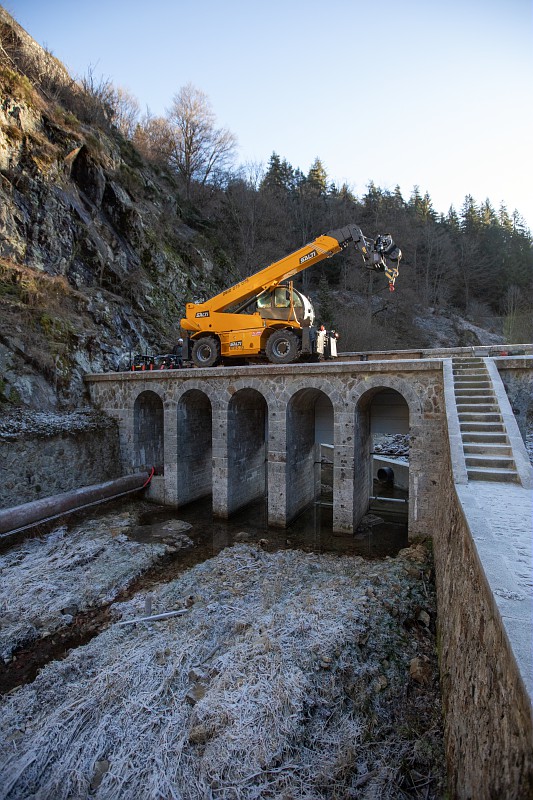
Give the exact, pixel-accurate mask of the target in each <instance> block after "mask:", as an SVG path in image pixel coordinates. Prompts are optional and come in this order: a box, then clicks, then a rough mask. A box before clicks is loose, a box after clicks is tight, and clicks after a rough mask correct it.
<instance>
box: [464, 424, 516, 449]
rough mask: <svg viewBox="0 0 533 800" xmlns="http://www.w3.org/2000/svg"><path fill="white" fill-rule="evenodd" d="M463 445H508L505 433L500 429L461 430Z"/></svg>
mask: <svg viewBox="0 0 533 800" xmlns="http://www.w3.org/2000/svg"><path fill="white" fill-rule="evenodd" d="M462 439H463V446H464V445H469V444H486V445H488V444H494V445H497V444H498V445H506V446H507V445H508V439H507V434H506V433H505V431H504V430H503V425H502V430H501V431H487V430H485V429H482V430H481V431H463V432H462Z"/></svg>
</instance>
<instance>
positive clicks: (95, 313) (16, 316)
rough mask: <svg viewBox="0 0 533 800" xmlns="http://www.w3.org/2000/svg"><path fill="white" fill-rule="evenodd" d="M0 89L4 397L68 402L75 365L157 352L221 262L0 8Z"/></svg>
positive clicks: (164, 179) (74, 399) (172, 196)
mask: <svg viewBox="0 0 533 800" xmlns="http://www.w3.org/2000/svg"><path fill="white" fill-rule="evenodd" d="M0 96H1V103H0V374H1V378H0V402H1V403H3V406H4V408H5V407H6V405H7V406H9V405H25V406H29V407H33V408H39V409H55V408H61V407H74V406H76V405H79V404H80V402H82V401H83V380H82V377H83V374H84V373H85V372H87V371H101V370H106V369H115V368H117V367H119V365H120V363H121V359H124V358H127V356H128V353H129V352H151V353H154V352H155V353H161V352H166V351H167V350H168V349H169V347H170V346H171V345H172V342H173V341H174V338H175V337H176V336H177V335H178V330H179V320H180V317H181V316H182V315H183V312H184V304H185V302H186V301H187V300H192V299H197V298H199V297H201V296H208V295H210V294H213V293H214V292H215V291H217V290H219V289H220V287H221V286H222V282H223V280H227V278H228V270H229V271H230V273H231V265H229V264H228V263H227V260H226V259H224V256H223V254H222V253H220V252H217V245H216V240H215V238H214V237H213V236H212V234H211V233H210V231H209V228H208V226H206V224H205V222H204V223H202V221H201V220H195V219H192V217H191V212H190V211H189V214H188V217H187V218H186V216H185V212H184V209H183V207H182V205H181V199H180V196H179V193H178V190H177V186H176V183H175V181H174V179H173V177H172V176H171V175H170V174H168V173H165V172H162V171H158V170H156V169H154V168H153V167H152V166H151V165H149V164H147V163H146V162H145V161H143V159H142V158H141V157H140V156H139V154H138V153H137V152H136V151H135V150H134V148H133V147H132V146H131V144H130V143H129V142H128V141H126V140H125V139H123V137H121V136H120V134H119V133H118V132H116V131H114V130H112V129H110V128H109V126H101V125H98V124H96V123H95V124H91V123H90V122H87V121H83V118H84V117H87V116H90V114H87V113H84V112H85V111H86V109H85V108H84V97H83V93H82V92H81V90H80V88H79V87H78V86H77V85H76V84H75V83H74V82H73V81H72V79H71V78H70V77H69V76H68V74H67V72H66V71H65V69H64V68H63V66H62V65H61V64H60V63H59V62H57V60H56V59H54V58H53V56H51V55H50V54H48V53H46V52H45V51H44V50H43V49H42V48H40V46H39V45H38V44H37V43H36V42H34V41H33V40H32V39H31V37H29V36H28V34H26V33H25V31H23V29H22V28H20V26H18V25H17V23H16V22H14V20H12V18H11V17H10V16H9V15H8V14H7V13H6V12H5V11H4V10H3V9H1V8H0ZM65 97H68V98H69V100H70V102H69V103H68V104H66V103H64V102H63V100H64V98H65ZM73 100H74V101H75V102H72V101H73ZM72 107H74V108H79V109H80V111H79V113H78V114H75V113H73V112H72V111H71V110H70V108H72Z"/></svg>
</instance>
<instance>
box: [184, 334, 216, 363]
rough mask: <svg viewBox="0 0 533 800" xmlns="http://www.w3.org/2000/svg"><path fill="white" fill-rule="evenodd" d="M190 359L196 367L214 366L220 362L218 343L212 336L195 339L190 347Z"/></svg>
mask: <svg viewBox="0 0 533 800" xmlns="http://www.w3.org/2000/svg"><path fill="white" fill-rule="evenodd" d="M191 357H192V360H193V364H196V366H197V367H214V366H216V365H217V364H218V362H219V361H220V342H219V341H218V339H215V338H214V337H213V336H202V337H201V338H200V339H196V341H195V342H194V344H193V346H192V354H191Z"/></svg>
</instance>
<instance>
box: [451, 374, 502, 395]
mask: <svg viewBox="0 0 533 800" xmlns="http://www.w3.org/2000/svg"><path fill="white" fill-rule="evenodd" d="M453 383H454V387H455V388H456V389H478V390H479V391H481V390H482V389H488V390H489V391H490V390H491V389H492V386H491V384H490V382H489V381H488V380H487V379H486V377H485V376H484V375H479V376H477V377H476V376H475V375H465V377H464V378H454V379H453Z"/></svg>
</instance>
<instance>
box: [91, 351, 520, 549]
mask: <svg viewBox="0 0 533 800" xmlns="http://www.w3.org/2000/svg"><path fill="white" fill-rule="evenodd" d="M409 355H410V356H411V357H409ZM420 355H421V354H419V355H418V357H413V354H409V353H403V354H396V357H392V356H391V357H387V358H382V359H380V360H372V361H368V360H365V361H361V360H359V361H356V360H346V361H344V360H343V361H341V360H339V361H335V362H323V363H313V364H291V365H284V366H273V365H265V366H257V365H254V366H245V367H234V368H228V367H217V368H212V369H202V370H198V369H184V370H177V371H173V370H163V371H152V372H150V371H146V372H124V373H109V374H100V375H91V376H88V378H87V381H88V384H89V388H90V393H91V398H92V400H93V402H94V403H95V404H96V405H97V406H98V407H99V408H101V409H102V410H105V411H106V412H107V413H108V414H110V415H111V416H113V417H114V418H115V419H116V420H117V421H118V425H119V433H120V444H121V454H122V460H123V468H124V470H125V471H126V472H127V471H130V470H131V471H135V470H137V469H139V468H141V467H150V466H155V468H156V473H155V476H154V478H153V480H152V483H151V487H150V490H149V495H148V496H149V498H150V499H153V500H155V501H158V502H161V503H163V504H166V505H171V506H175V507H180V506H183V505H184V504H186V503H189V502H191V501H193V500H198V499H199V498H201V497H204V496H207V495H212V498H213V500H212V502H213V514H214V515H215V516H219V517H229V516H231V514H233V513H234V512H236V511H237V510H238V509H240V508H242V507H243V506H245V505H247V504H249V503H250V502H252V501H254V500H256V499H257V498H259V497H261V496H264V495H266V496H267V497H268V524H269V525H271V526H274V527H286V526H287V525H288V524H290V522H291V521H292V520H293V519H294V518H295V517H296V516H297V515H298V514H299V513H300V512H301V511H302V510H303V509H304V508H305V507H306V506H308V505H309V504H310V503H311V502H312V501H313V500H314V498H315V496H316V493H317V482H319V481H320V474H319V471H318V470H317V469H315V465H316V464H317V463H318V462H319V461H320V442H324V441H326V439H327V440H329V442H328V443H329V444H330V445H331V446H332V447H330V448H329V452H330V453H331V455H330V458H331V461H332V462H333V530H334V531H335V532H350V531H353V530H354V529H355V528H356V527H357V525H358V523H359V521H360V520H361V518H362V516H363V515H364V514H365V513H366V511H367V510H368V507H369V500H370V497H371V493H372V459H371V448H372V444H371V442H372V436H371V432H372V430H373V429H374V428H375V427H376V424H377V427H378V429H379V421H380V420H381V425H382V426H383V425H385V429H386V426H387V419H386V418H387V412H386V411H385V412H384V409H386V408H387V407H389V408H390V409H391V412H390V414H391V416H390V419H389V420H388V421H389V423H390V424H389V429H391V426H392V432H395V431H396V430H401V431H402V432H409V434H410V456H409V492H408V494H409V504H408V507H409V510H408V529H409V535H410V536H416V535H419V534H425V533H427V532H428V531H430V530H431V528H432V525H433V519H434V503H435V497H436V495H437V494H438V492H439V486H440V485H441V484H442V475H443V469H444V466H445V465H446V464H448V463H449V461H450V441H451V438H452V439H453V436H452V434H453V431H454V425H453V422H454V419H455V418H454V417H453V415H452V417H451V418H450V408H449V407H448V408H447V403H446V397H447V391H446V370H445V368H444V366H443V365H445V364H446V363H448V364H450V363H451V362H450V358H449V357H448V358H443V357H433V358H431V357H420ZM448 355H449V354H448ZM402 356H403V357H402ZM406 356H407V357H406ZM490 360H491V361H492V359H490ZM498 360H499V361H501V362H502V364H501V367H502V369H503V370H506V371H507V372H508V373H509V374H512V373H513V370H514V369H515V368H517V369H522V370H523V369H524V368H527V367H529V369H528V370H527V371H528V374H531V369H530V367H531V364H530V363H529V362H530V360H531V359H529V358H527V359H524V358H519V359H513V358H506V359H498ZM524 360H525V361H527V364H524V363H523V362H524ZM496 372H497V371H496ZM497 374H499V373H497ZM517 374H518V373H517ZM504 394H505V392H504ZM448 395H449V387H448ZM449 405H450V401H449V400H448V406H449ZM452 405H453V403H452ZM384 415H385V416H384ZM395 417H397V418H396V419H395ZM398 424H400V428H394V426H395V425H396V426H397V425H398ZM324 431H325V432H324ZM389 432H390V431H389Z"/></svg>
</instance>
